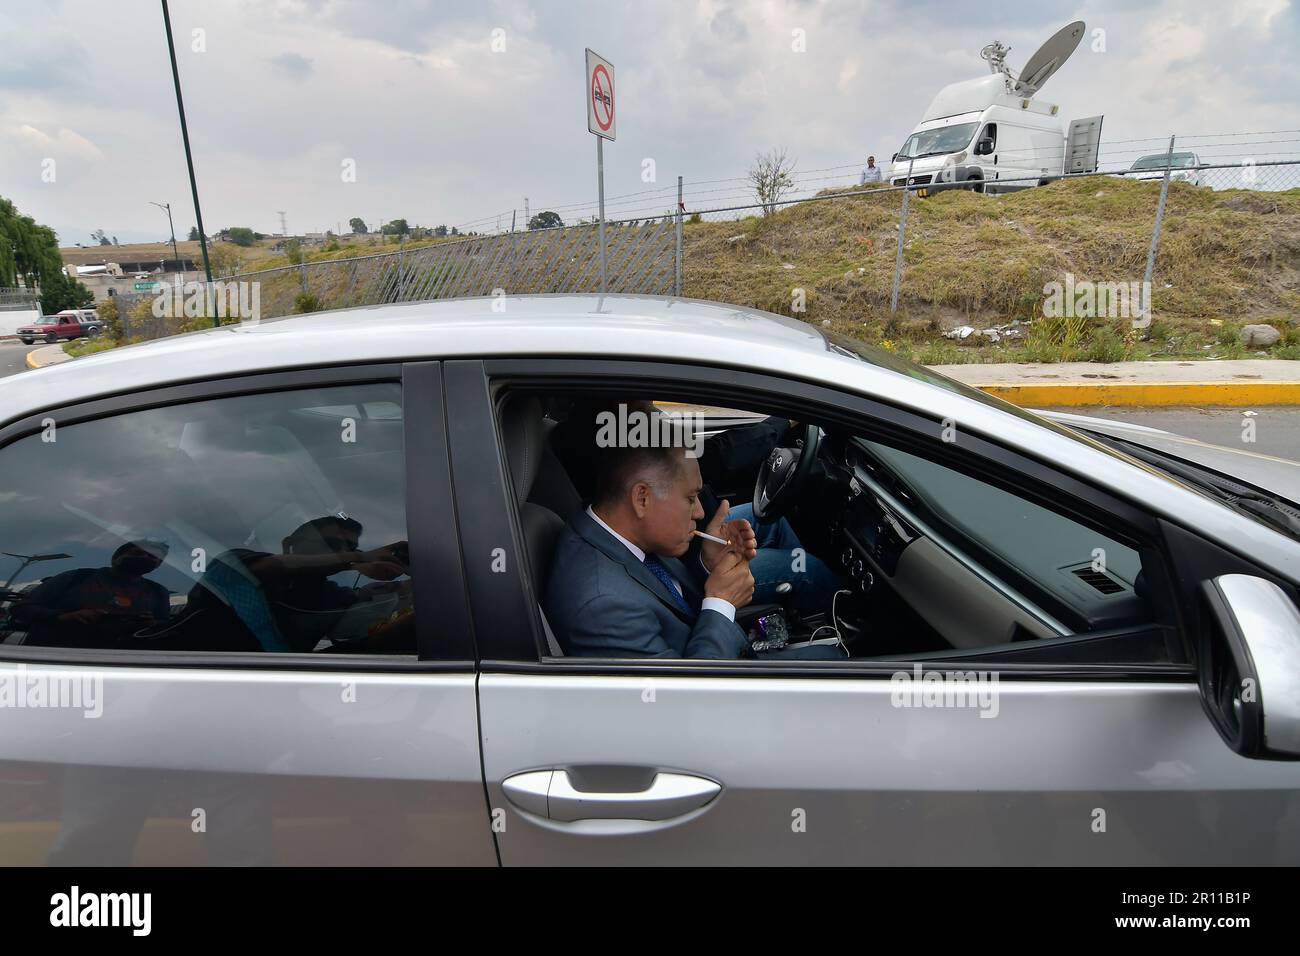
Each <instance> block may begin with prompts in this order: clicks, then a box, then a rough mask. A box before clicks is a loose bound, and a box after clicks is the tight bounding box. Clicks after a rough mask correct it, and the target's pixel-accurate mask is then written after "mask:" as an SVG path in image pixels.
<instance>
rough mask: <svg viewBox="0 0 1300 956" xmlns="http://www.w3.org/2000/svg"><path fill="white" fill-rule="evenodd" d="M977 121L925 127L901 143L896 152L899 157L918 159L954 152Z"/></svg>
mask: <svg viewBox="0 0 1300 956" xmlns="http://www.w3.org/2000/svg"><path fill="white" fill-rule="evenodd" d="M978 125H979V124H978V123H962V124H960V125H958V126H944V127H943V128H941V129H927V130H925V131H924V132H921V133H913V134H912V135H911V136H909V137H908V138H907V142H906V143H904V144H903V148H902V150H900V151H899V153H898V158H899V159H920V158H921V157H922V156H937V155H939V154H942V153H955V152H957V150H959V149H964V148H965V147H966V146H967V145H968V144H969V143H970V139H971V137H972V136H974V135H975V127H976V126H978Z"/></svg>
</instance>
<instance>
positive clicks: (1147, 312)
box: [1141, 136, 1174, 328]
mask: <svg viewBox="0 0 1300 956" xmlns="http://www.w3.org/2000/svg"><path fill="white" fill-rule="evenodd" d="M1173 161H1174V137H1172V136H1170V137H1169V151H1168V152H1166V153H1165V177H1164V179H1162V180H1161V181H1160V201H1159V202H1158V203H1156V224H1155V228H1154V229H1152V230H1151V248H1150V249H1148V250H1147V271H1146V274H1145V275H1144V276H1143V278H1142V293H1143V298H1145V299H1146V300H1147V301H1146V302H1144V303H1143V305H1144V306H1145V308H1143V310H1142V322H1143V326H1141V327H1143V328H1144V327H1145V326H1147V325H1150V324H1151V301H1150V296H1149V295H1147V290H1148V289H1150V288H1151V274H1152V273H1153V272H1154V271H1155V268H1156V249H1157V247H1159V245H1160V226H1161V224H1162V223H1163V222H1164V221H1165V197H1166V196H1168V195H1169V174H1170V172H1171V171H1172V170H1171V166H1172V164H1173Z"/></svg>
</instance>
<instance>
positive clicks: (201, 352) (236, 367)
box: [0, 295, 828, 421]
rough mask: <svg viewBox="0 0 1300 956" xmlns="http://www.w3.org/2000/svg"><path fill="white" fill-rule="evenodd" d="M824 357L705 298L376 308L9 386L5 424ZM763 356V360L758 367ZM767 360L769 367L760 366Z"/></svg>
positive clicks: (762, 320) (15, 379) (770, 323)
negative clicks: (308, 385)
mask: <svg viewBox="0 0 1300 956" xmlns="http://www.w3.org/2000/svg"><path fill="white" fill-rule="evenodd" d="M791 349H794V350H796V351H797V352H803V353H806V354H808V355H809V356H813V355H817V354H821V355H826V354H828V353H827V343H826V339H825V337H824V336H823V335H822V334H821V332H820V331H818V330H817V329H816V328H814V327H813V326H811V325H808V324H807V323H804V322H800V321H798V320H795V319H789V318H785V317H783V316H778V315H773V314H772V313H769V312H761V311H759V310H757V309H750V308H745V307H742V306H734V305H723V304H720V303H717V302H707V301H704V300H699V299H682V298H676V297H669V296H634V295H606V296H599V295H534V296H505V297H500V298H494V297H480V298H466V299H446V300H440V301H429V302H405V303H400V304H394V305H377V306H367V307H361V308H352V309H340V310H336V311H331V312H316V313H311V314H308V315H294V316H286V317H284V318H277V319H267V320H263V321H261V322H258V323H251V322H249V323H242V324H239V325H225V326H221V327H220V328H213V329H203V330H200V331H197V332H188V333H185V334H182V335H175V336H170V337H168V338H163V339H157V340H155V341H152V342H145V343H140V344H138V345H130V346H126V347H123V348H117V349H111V350H108V351H104V352H100V353H96V354H94V355H89V356H86V357H84V358H79V359H77V360H76V361H75V362H64V363H60V364H58V365H52V366H48V367H45V368H41V369H36V370H33V371H29V372H24V373H22V374H20V375H16V376H12V377H10V378H7V379H5V380H3V383H2V384H0V395H3V396H4V409H5V414H4V420H5V421H10V420H13V419H14V418H18V417H22V416H23V415H25V414H31V413H33V412H35V411H38V410H41V409H46V408H51V407H56V406H59V405H63V404H68V403H71V402H76V401H83V400H86V399H89V398H94V397H98V396H107V395H112V394H117V393H121V392H123V391H132V392H134V391H139V390H142V389H146V388H154V387H158V386H164V385H169V384H178V383H181V382H188V381H195V380H201V379H212V378H222V377H228V376H235V375H242V374H248V373H254V372H269V371H277V370H282V369H291V368H305V367H313V366H321V365H340V364H348V365H355V364H361V363H382V362H395V361H408V360H412V359H421V358H428V359H438V358H450V357H472V356H486V355H520V356H544V355H617V356H620V357H628V358H635V357H640V358H670V359H688V360H691V359H695V360H700V361H713V362H719V363H722V364H732V365H742V366H750V367H757V368H765V369H770V368H781V367H784V366H783V365H782V364H779V363H778V364H772V363H776V362H778V359H777V356H780V355H783V356H784V357H785V361H786V362H787V363H788V361H789V356H790V354H791V351H790V350H791ZM753 356H759V357H760V358H759V359H758V360H754V359H752V357H753ZM764 360H765V362H766V364H764Z"/></svg>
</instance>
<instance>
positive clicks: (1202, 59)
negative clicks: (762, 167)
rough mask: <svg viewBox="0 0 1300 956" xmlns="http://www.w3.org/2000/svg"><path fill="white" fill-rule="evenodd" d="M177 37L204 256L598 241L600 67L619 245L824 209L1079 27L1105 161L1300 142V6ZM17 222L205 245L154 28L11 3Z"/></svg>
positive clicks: (1262, 1) (474, 25)
mask: <svg viewBox="0 0 1300 956" xmlns="http://www.w3.org/2000/svg"><path fill="white" fill-rule="evenodd" d="M171 15H172V28H173V31H174V36H175V39H176V46H177V56H178V60H179V66H180V74H181V81H182V84H183V86H184V93H185V106H186V115H187V118H188V121H189V129H190V138H191V145H192V147H193V150H194V157H195V168H196V172H197V176H198V183H199V194H200V199H201V200H202V203H203V212H204V217H205V224H206V226H207V228H208V231H209V232H213V231H215V230H216V229H218V228H221V227H223V226H233V225H248V226H252V227H253V228H255V229H257V230H259V231H263V232H268V233H271V232H278V231H279V217H278V211H279V210H284V211H285V213H286V215H287V218H288V225H289V229H290V231H291V232H305V231H323V230H325V229H335V228H337V225H338V224H342V226H343V228H344V229H346V228H347V222H348V220H349V219H350V218H352V217H353V216H360V217H362V218H363V219H364V220H366V222H367V223H371V224H374V223H376V222H379V221H381V220H388V219H393V218H396V217H399V216H401V217H405V218H406V219H407V220H408V221H410V222H411V223H412V224H420V225H436V224H438V223H447V224H449V225H462V227H464V226H466V225H468V226H470V227H471V228H480V229H483V228H486V229H493V228H495V226H496V222H497V216H498V215H502V216H503V218H504V222H503V225H505V226H508V225H509V217H510V210H511V209H513V208H519V209H520V213H521V214H522V207H523V203H524V197H525V196H528V197H529V199H530V206H531V208H532V211H533V212H537V211H539V210H541V209H545V208H556V207H564V208H563V209H562V210H561V215H563V216H564V218H565V219H566V220H568V219H570V218H574V217H575V216H576V215H581V214H585V213H586V212H587V211H588V210H586V209H581V208H577V205H578V204H583V203H594V200H595V192H596V189H595V145H594V142H593V139H592V137H591V135H590V134H588V133H587V131H586V114H585V100H584V87H583V49H584V47H588V46H589V47H591V48H593V49H595V50H596V51H598V52H599V53H601V54H602V55H603V56H605V57H606V58H607V59H609V60H611V61H612V62H613V63H614V65H615V68H616V89H617V97H618V100H617V111H618V115H617V120H618V141H617V142H616V143H613V144H610V145H609V147H608V148H607V149H606V151H605V162H606V195H607V196H608V197H628V198H611V200H610V208H609V213H610V216H611V218H613V217H615V216H616V215H617V214H625V215H626V214H636V213H641V214H645V215H648V214H651V213H653V212H655V211H660V210H666V209H668V208H671V206H672V200H671V197H670V192H671V188H672V184H674V183H675V181H676V176H677V175H679V174H680V175H682V176H684V177H685V178H686V180H687V182H688V186H687V202H688V207H690V208H703V207H707V206H708V205H711V204H714V203H718V204H730V203H731V202H735V201H736V200H738V199H739V194H740V192H742V191H743V185H742V184H740V183H738V182H734V181H730V182H729V181H728V180H734V179H735V178H736V177H743V175H744V172H745V169H746V167H747V166H748V165H749V163H750V161H751V160H752V158H753V156H754V153H755V151H756V150H759V149H765V148H767V147H771V146H786V147H788V149H789V152H790V154H791V155H792V156H794V157H796V158H797V160H798V166H797V169H798V170H799V171H800V173H801V176H802V177H803V179H804V181H805V182H806V183H807V184H809V185H811V186H820V185H826V184H829V183H831V182H845V181H847V177H851V176H852V174H853V173H852V169H851V168H835V167H849V166H851V165H852V164H858V163H860V162H861V161H862V160H863V159H864V158H865V156H866V155H867V153H868V152H874V153H875V154H877V156H882V155H883V156H884V157H885V158H886V159H887V158H888V156H889V154H891V153H892V152H894V151H895V150H896V149H897V148H898V147H899V146H900V145H901V143H902V140H903V138H904V136H905V135H906V134H907V133H908V132H909V131H910V129H911V127H912V126H913V125H914V124H915V122H916V121H917V120H918V119H919V117H920V114H921V112H922V110H923V109H924V108H925V106H926V104H927V103H928V102H929V100H930V98H931V97H932V96H933V95H934V93H935V92H936V91H937V90H938V88H939V87H940V86H942V85H943V84H945V83H949V82H953V81H955V80H961V79H966V78H969V77H973V76H978V75H981V74H982V73H984V72H986V68H985V66H984V64H983V62H982V61H981V60H980V59H979V49H980V47H982V46H983V45H984V44H986V43H988V42H990V41H991V40H994V39H998V40H1001V41H1002V42H1003V43H1006V44H1008V45H1010V47H1011V49H1012V52H1011V55H1010V56H1009V57H1008V62H1009V64H1010V65H1011V66H1013V67H1015V68H1019V67H1020V66H1022V65H1023V64H1024V61H1025V59H1027V58H1028V56H1029V55H1030V54H1031V53H1032V52H1033V50H1034V49H1035V48H1036V47H1037V46H1038V44H1039V43H1041V42H1042V41H1043V40H1045V39H1046V38H1047V37H1048V36H1050V35H1051V34H1052V33H1053V32H1054V31H1055V30H1057V29H1058V28H1059V27H1061V26H1063V25H1064V24H1066V23H1067V22H1069V21H1071V20H1075V19H1082V20H1084V21H1085V22H1086V23H1087V25H1088V29H1089V34H1088V36H1086V37H1085V39H1084V42H1083V43H1082V44H1081V45H1080V47H1079V49H1078V51H1077V52H1076V53H1075V55H1074V57H1073V58H1072V59H1071V60H1070V61H1069V63H1067V64H1066V66H1065V67H1064V68H1062V70H1061V71H1060V72H1059V73H1058V74H1057V75H1056V77H1054V78H1053V79H1052V80H1051V82H1050V83H1049V84H1048V86H1047V88H1046V90H1045V91H1044V94H1043V98H1045V99H1047V100H1049V101H1052V102H1058V103H1060V104H1061V110H1062V115H1064V116H1066V117H1075V116H1087V115H1092V114H1097V113H1103V114H1105V116H1106V120H1105V126H1104V132H1103V141H1104V143H1107V144H1114V145H1113V146H1111V147H1110V149H1111V150H1112V151H1115V152H1113V153H1112V155H1118V151H1120V150H1123V149H1130V150H1131V149H1133V148H1134V147H1133V146H1132V145H1127V144H1125V143H1124V142H1122V141H1129V140H1135V139H1138V138H1143V137H1157V138H1158V137H1164V136H1168V134H1170V133H1172V132H1178V133H1180V134H1188V135H1202V136H1203V135H1205V134H1218V133H1237V132H1264V131H1274V130H1291V131H1294V130H1296V129H1298V128H1300V57H1297V55H1296V54H1297V50H1300V15H1298V14H1297V10H1296V6H1295V5H1294V4H1293V2H1292V0H1236V2H1233V0H1221V2H1208V0H1155V2H1150V3H1142V2H1135V0H1125V2H1122V3H1121V2H1109V0H1108V2H1083V3H1071V2H1061V0H1040V2H1038V3H1035V4H1023V3H1017V4H1007V5H1005V6H1003V5H999V4H988V3H984V4H970V3H962V2H952V0H883V2H874V0H827V2H814V0H697V2H687V0H680V2H669V0H628V2H623V0H600V2H594V0H575V2H561V0H533V2H523V0H383V2H379V0H375V2H360V0H358V2H347V0H209V2H204V3H199V2H193V0H175V2H173V3H172V4H171ZM196 31H198V32H197V33H196ZM796 31H802V33H801V34H800V33H796ZM1094 31H1100V32H1094ZM800 37H802V41H803V42H802V45H803V47H804V48H803V49H802V50H798V49H795V47H798V46H800V43H799V39H800ZM494 40H495V42H494ZM1268 138H1269V137H1267V136H1254V137H1246V138H1239V139H1238V138H1231V137H1229V138H1225V140H1224V142H1226V143H1228V144H1238V143H1241V144H1249V145H1242V146H1241V147H1240V148H1239V149H1237V151H1236V153H1234V152H1233V150H1232V149H1231V148H1228V149H1226V150H1224V151H1223V152H1224V155H1234V156H1235V155H1237V154H1238V153H1240V154H1245V153H1254V152H1260V151H1265V150H1268V148H1269V147H1268V146H1267V145H1266V144H1265V141H1266V140H1267V139H1268ZM1145 145H1146V144H1138V148H1144V147H1145ZM1151 146H1152V149H1153V150H1154V149H1155V148H1158V144H1157V143H1155V142H1152V144H1151ZM51 159H52V160H54V163H53V166H52V167H51V165H50V164H49V163H48V162H47V161H48V160H51ZM347 160H351V161H353V162H354V163H355V169H356V177H355V179H356V181H355V182H345V181H344V177H343V175H342V173H343V170H344V163H345V161H347ZM646 160H653V167H654V173H655V175H656V177H657V178H656V181H655V182H650V183H647V182H645V181H643V175H644V172H643V171H644V170H646V169H647V164H646V162H645V161H646ZM51 168H52V169H53V171H54V181H53V182H45V181H44V180H43V177H42V173H43V171H46V176H45V178H49V174H48V170H49V169H51ZM823 170H825V171H823ZM654 189H663V190H664V192H662V193H659V194H656V193H653V192H648V191H649V190H654ZM629 194H633V195H630V196H629ZM0 196H5V197H6V198H9V199H11V200H13V201H14V202H15V203H16V204H17V205H18V207H19V208H20V209H21V210H22V211H23V212H25V213H26V214H29V215H32V216H34V217H35V218H36V219H37V220H38V221H40V222H44V223H47V224H50V225H52V226H54V227H55V228H56V229H57V230H58V231H59V233H60V239H61V241H62V242H64V243H65V244H71V243H73V242H88V241H89V233H90V230H92V229H95V228H103V229H105V230H106V231H107V232H108V233H110V234H112V235H117V236H118V237H119V238H120V239H121V240H122V241H124V242H125V241H144V240H157V239H160V238H164V237H165V235H166V221H165V217H164V216H163V214H162V213H161V212H160V211H159V210H158V209H156V208H155V207H153V206H150V205H149V204H148V203H149V201H150V200H152V201H157V202H170V203H171V204H172V206H173V210H174V212H175V215H176V229H177V232H178V234H179V235H180V236H181V237H183V236H184V234H185V233H186V232H188V230H189V227H190V226H191V225H192V224H193V223H194V215H193V206H192V202H191V200H190V191H189V182H188V179H187V176H186V170H185V160H184V152H183V149H182V144H181V137H180V129H179V124H178V122H177V114H176V102H175V96H174V92H173V88H172V78H171V71H170V65H169V62H168V58H167V48H166V40H165V35H164V32H163V26H162V16H161V12H160V5H159V3H158V2H156V0H115V2H112V3H104V2H102V0H50V2H45V3H31V2H28V0H0Z"/></svg>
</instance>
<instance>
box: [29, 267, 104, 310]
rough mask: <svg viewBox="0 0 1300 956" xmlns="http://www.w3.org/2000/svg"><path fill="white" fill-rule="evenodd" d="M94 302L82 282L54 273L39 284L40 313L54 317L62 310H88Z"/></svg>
mask: <svg viewBox="0 0 1300 956" xmlns="http://www.w3.org/2000/svg"><path fill="white" fill-rule="evenodd" d="M94 302H95V293H93V292H91V291H90V290H89V289H87V288H86V285H85V283H84V282H78V281H77V280H76V279H72V278H69V277H68V275H67V274H66V273H64V272H56V273H54V274H53V275H52V276H50V277H49V278H48V279H47V280H45V281H44V282H42V283H41V312H42V313H43V314H44V315H54V313H56V312H62V311H63V310H64V309H88V308H90V306H92V305H93V304H94Z"/></svg>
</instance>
